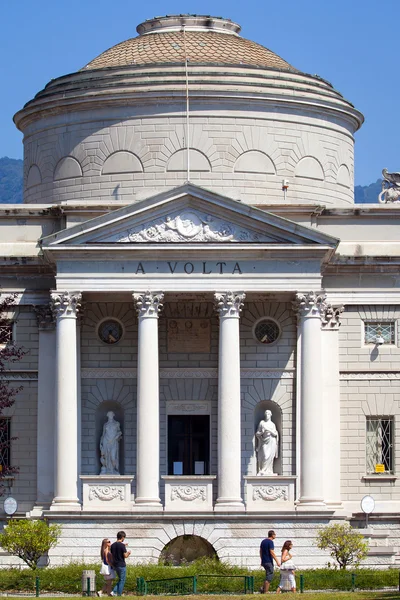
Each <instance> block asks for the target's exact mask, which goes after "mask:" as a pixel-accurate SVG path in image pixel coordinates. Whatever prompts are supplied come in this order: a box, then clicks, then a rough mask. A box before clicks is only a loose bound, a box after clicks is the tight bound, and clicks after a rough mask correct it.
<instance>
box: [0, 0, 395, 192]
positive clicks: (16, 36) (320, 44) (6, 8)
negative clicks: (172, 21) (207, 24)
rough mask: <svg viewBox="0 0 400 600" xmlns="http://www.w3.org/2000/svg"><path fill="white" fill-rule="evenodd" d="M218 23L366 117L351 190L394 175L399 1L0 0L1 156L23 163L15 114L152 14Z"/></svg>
mask: <svg viewBox="0 0 400 600" xmlns="http://www.w3.org/2000/svg"><path fill="white" fill-rule="evenodd" d="M176 13H194V14H211V15H214V16H223V17H227V18H230V19H232V20H234V21H237V22H238V23H240V24H241V25H242V35H243V36H244V37H246V38H250V39H252V40H254V41H256V42H258V43H260V44H262V45H264V46H267V48H270V49H271V50H273V51H274V52H276V53H277V54H279V55H280V56H282V57H283V58H284V59H286V60H287V61H288V62H290V63H291V64H293V65H294V66H295V67H297V68H298V69H300V70H302V71H305V72H307V73H311V74H318V75H320V76H321V77H324V78H325V79H327V80H328V81H330V82H331V83H332V84H333V85H334V86H335V88H336V89H337V90H339V91H340V92H341V93H342V94H343V95H344V96H345V98H347V99H348V100H350V101H351V102H352V103H353V104H354V105H355V106H356V107H357V108H358V109H359V110H361V112H362V113H363V114H364V115H365V123H364V125H363V127H362V128H361V130H360V131H359V132H358V133H357V134H356V184H361V185H365V184H367V183H371V182H373V181H375V180H376V179H377V178H378V177H379V176H380V174H381V170H382V168H383V167H386V168H388V170H389V171H400V156H399V151H398V147H399V143H400V119H399V108H398V107H399V103H400V100H399V98H400V94H399V91H400V81H399V77H398V64H399V61H398V58H399V41H398V40H399V36H398V29H397V28H398V24H399V22H400V0H381V1H378V0H246V1H245V2H244V1H243V0H241V1H240V2H239V0H229V1H228V0H169V1H168V2H165V1H163V2H161V1H159V0H148V1H147V2H137V1H136V2H135V1H134V0H113V1H112V2H110V0H68V1H67V0H52V1H50V0H36V1H35V2H34V1H33V0H19V1H17V0H13V1H12V2H8V1H7V0H2V1H0V23H1V26H0V28H1V30H0V55H1V57H2V60H1V63H0V77H1V83H2V85H1V90H2V93H1V94H0V156H10V157H12V158H22V135H21V134H20V133H19V132H18V131H17V129H16V128H15V126H14V124H13V122H12V116H13V114H14V113H15V112H16V111H17V110H19V109H20V108H21V107H22V106H23V104H24V103H25V102H27V101H28V100H30V99H31V98H32V97H33V96H34V94H35V93H36V92H37V91H39V90H40V89H42V88H43V87H44V85H45V84H46V83H47V82H48V81H49V80H50V79H52V78H55V77H58V76H60V75H64V74H66V73H71V72H73V71H76V70H78V69H80V68H81V67H83V66H84V65H85V64H86V63H88V62H89V61H90V60H91V59H92V58H94V57H95V56H97V55H98V54H100V53H101V52H103V51H104V50H105V49H107V48H109V47H110V46H113V45H114V44H116V43H118V42H120V41H123V40H125V39H128V38H130V37H134V36H136V35H137V34H136V25H137V24H138V23H140V22H141V21H144V20H145V19H148V18H151V17H153V16H156V15H165V14H176Z"/></svg>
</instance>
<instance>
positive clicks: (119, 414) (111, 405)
mask: <svg viewBox="0 0 400 600" xmlns="http://www.w3.org/2000/svg"><path fill="white" fill-rule="evenodd" d="M110 410H111V411H112V412H113V413H114V418H115V420H116V421H118V422H119V424H120V426H121V431H122V439H121V441H120V443H119V472H120V474H121V475H124V473H125V460H124V457H125V452H124V448H125V428H124V425H125V423H124V409H123V408H122V406H121V405H120V404H119V403H118V402H113V401H112V400H106V401H105V402H102V403H101V404H100V405H99V406H98V407H97V410H96V463H97V466H96V470H97V473H100V469H101V464H100V438H101V436H102V434H103V427H104V424H105V423H106V422H107V413H108V411H110Z"/></svg>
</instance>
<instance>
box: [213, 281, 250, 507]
mask: <svg viewBox="0 0 400 600" xmlns="http://www.w3.org/2000/svg"><path fill="white" fill-rule="evenodd" d="M245 297H246V296H245V294H244V292H224V293H215V294H214V299H215V310H216V311H217V312H218V314H219V361H218V498H217V502H216V505H215V510H217V511H218V510H220V511H226V510H244V504H243V500H242V497H241V451H240V449H241V444H240V438H241V425H240V335H239V318H240V313H241V311H242V307H243V301H244V299H245Z"/></svg>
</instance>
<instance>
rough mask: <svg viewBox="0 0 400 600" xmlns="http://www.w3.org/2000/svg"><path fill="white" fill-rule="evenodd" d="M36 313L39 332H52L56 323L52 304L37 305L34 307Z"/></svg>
mask: <svg viewBox="0 0 400 600" xmlns="http://www.w3.org/2000/svg"><path fill="white" fill-rule="evenodd" d="M33 310H34V312H35V313H36V320H37V324H38V328H39V331H51V330H52V329H54V328H55V326H56V322H55V319H54V313H53V311H52V307H51V304H50V302H49V303H48V304H36V305H34V306H33Z"/></svg>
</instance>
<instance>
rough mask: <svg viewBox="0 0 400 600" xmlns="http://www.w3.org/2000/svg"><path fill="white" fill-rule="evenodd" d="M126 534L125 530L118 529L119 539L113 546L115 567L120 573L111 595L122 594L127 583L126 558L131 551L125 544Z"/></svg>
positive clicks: (112, 552)
mask: <svg viewBox="0 0 400 600" xmlns="http://www.w3.org/2000/svg"><path fill="white" fill-rule="evenodd" d="M125 538H126V535H125V531H118V533H117V541H116V542H114V543H113V544H112V546H111V554H112V558H113V567H114V569H115V571H116V573H117V575H118V581H117V583H116V584H115V586H114V589H113V591H112V592H111V596H122V592H123V589H124V585H125V579H126V562H125V559H126V558H128V556H129V555H130V553H131V551H130V550H127V549H126V545H125V544H124V541H125Z"/></svg>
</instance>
